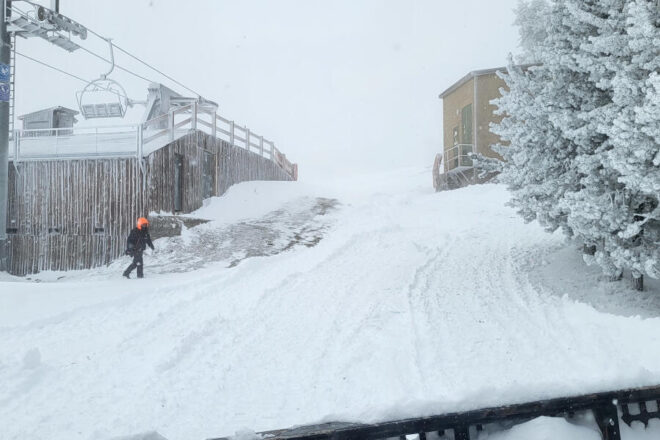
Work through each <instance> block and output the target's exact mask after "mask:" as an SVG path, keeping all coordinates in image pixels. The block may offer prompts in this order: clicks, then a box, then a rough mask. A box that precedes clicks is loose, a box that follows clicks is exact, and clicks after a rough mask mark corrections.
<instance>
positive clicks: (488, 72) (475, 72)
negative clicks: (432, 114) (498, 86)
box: [438, 67, 507, 99]
mask: <svg viewBox="0 0 660 440" xmlns="http://www.w3.org/2000/svg"><path fill="white" fill-rule="evenodd" d="M498 71H500V72H506V71H507V69H506V67H496V68H494V69H483V70H473V71H472V72H470V73H468V74H467V75H465V76H464V77H463V78H461V79H459V80H458V81H456V82H455V83H454V84H452V85H451V87H449V88H448V89H447V90H445V91H444V92H442V93H440V95H438V98H440V99H444V97H445V96H447V95H449V94H450V93H452V92H453V91H454V90H456V89H458V88H459V87H460V86H462V85H463V84H465V83H466V82H468V81H470V80H471V79H472V78H475V77H477V76H483V75H491V74H493V73H495V72H498Z"/></svg>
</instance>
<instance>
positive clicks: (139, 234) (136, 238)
mask: <svg viewBox="0 0 660 440" xmlns="http://www.w3.org/2000/svg"><path fill="white" fill-rule="evenodd" d="M147 246H149V247H150V248H151V249H153V248H154V245H153V243H152V242H151V237H150V236H149V231H148V230H145V229H138V228H133V230H132V231H131V233H130V234H128V240H126V253H127V254H134V253H136V252H143V251H144V250H145V249H146V248H147Z"/></svg>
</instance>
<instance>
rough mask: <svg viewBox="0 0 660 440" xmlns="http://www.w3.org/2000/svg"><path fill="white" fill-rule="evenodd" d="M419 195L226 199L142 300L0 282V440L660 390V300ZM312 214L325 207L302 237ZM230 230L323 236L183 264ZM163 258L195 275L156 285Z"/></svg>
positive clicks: (478, 210) (410, 179)
mask: <svg viewBox="0 0 660 440" xmlns="http://www.w3.org/2000/svg"><path fill="white" fill-rule="evenodd" d="M429 176H430V173H429V172H428V170H423V171H420V170H412V171H411V170H403V171H399V172H396V173H389V174H383V175H380V176H365V177H363V178H362V179H354V180H348V181H344V182H335V183H325V184H323V185H322V186H319V185H312V184H304V183H284V182H252V183H246V184H241V185H238V186H236V187H234V188H232V189H231V190H230V191H229V193H228V194H227V195H226V196H225V197H222V198H218V199H214V200H213V201H212V202H211V203H210V204H209V205H208V206H206V207H204V208H202V209H201V210H200V211H199V212H197V213H195V214H194V215H195V216H198V217H205V218H209V219H212V220H213V221H212V222H211V223H207V224H206V225H204V226H200V227H199V228H200V229H199V231H196V230H197V228H193V229H190V230H188V231H186V232H185V234H184V236H183V237H181V238H176V239H163V240H162V241H160V240H159V241H157V242H156V246H157V249H156V253H155V254H154V255H153V256H151V257H149V256H147V257H146V258H145V259H146V274H147V277H148V278H146V279H144V280H140V281H138V280H131V281H129V280H125V279H122V278H121V277H120V272H121V269H122V267H123V265H124V264H127V261H126V260H122V261H119V262H117V263H115V264H113V265H111V266H110V267H108V268H102V269H98V270H91V271H81V272H73V273H66V274H41V275H39V276H37V277H36V278H38V279H40V280H41V281H42V282H41V283H34V282H26V281H25V280H17V279H13V278H8V277H6V278H4V279H3V281H0V431H1V433H0V438H2V439H27V438H29V439H41V438H43V439H46V438H47V439H51V440H57V439H67V440H70V439H104V438H110V437H113V436H119V435H126V434H132V433H136V432H142V431H149V430H157V431H158V432H160V433H161V434H162V435H164V436H165V437H167V438H168V439H171V440H183V439H186V440H188V439H203V438H208V437H212V436H219V435H225V434H231V433H233V432H235V431H237V430H239V429H241V428H243V427H249V428H251V429H253V430H256V431H259V430H265V429H272V428H281V427H287V426H291V425H294V424H303V423H310V422H316V421H320V420H323V419H326V420H327V419H344V420H351V421H355V420H360V421H367V422H372V421H377V420H383V419H388V418H400V417H406V416H413V415H427V414H431V413H438V412H443V411H447V410H461V409H469V408H475V407H481V406H485V405H496V404H499V403H510V402H511V403H512V402H521V401H529V400H533V399H538V398H548V397H556V396H561V395H566V394H579V393H584V392H592V391H602V390H606V389H613V388H621V387H632V386H642V385H650V384H657V383H660V350H659V348H660V318H658V316H660V299H659V298H658V297H659V296H660V295H658V285H657V284H653V283H649V286H650V290H649V291H648V292H645V293H643V294H640V293H637V292H633V291H631V290H629V289H628V287H627V286H626V284H625V282H619V283H608V282H606V281H605V280H602V279H601V278H600V277H599V275H598V273H597V271H593V270H591V269H589V268H586V267H585V266H584V265H583V263H582V262H581V260H580V256H579V254H578V253H577V252H575V251H574V247H575V246H574V245H571V244H567V243H565V242H564V241H563V239H562V237H561V236H560V235H559V234H547V233H545V232H543V231H542V230H541V229H540V227H538V226H537V225H534V224H530V225H525V224H523V222H522V221H521V220H520V219H519V218H518V217H517V216H516V215H515V213H514V212H513V211H512V210H511V209H510V208H507V207H505V206H504V203H505V202H506V200H507V198H508V196H507V193H506V191H505V189H504V188H503V187H501V186H498V185H485V186H476V187H471V188H466V189H462V190H457V191H452V192H446V193H437V194H436V193H434V192H433V191H432V188H431V184H430V182H429ZM319 197H324V198H327V199H328V200H332V199H336V200H338V203H336V204H334V205H333V206H334V207H333V208H332V209H329V210H327V212H323V213H322V214H324V215H321V213H318V212H316V213H314V214H309V215H307V217H305V215H303V214H302V212H303V211H305V210H306V209H308V210H314V209H315V208H314V207H315V206H317V203H316V202H314V201H315V200H317V198H319ZM305 207H308V208H305ZM278 210H280V212H296V210H298V211H300V212H301V214H300V216H301V217H304V218H306V219H307V220H305V221H304V222H303V223H304V225H308V226H309V225H311V226H314V227H310V228H308V227H307V226H301V223H300V222H296V221H295V220H293V219H292V217H298V216H291V215H284V214H283V215H281V216H278V215H275V216H274V215H271V214H269V213H272V212H277V211H278ZM278 218H280V221H278V220H277V219H278ZM259 219H262V220H263V219H268V221H265V220H264V221H262V222H261V223H259V222H260V220H259ZM250 222H251V223H250ZM264 222H265V223H264ZM241 223H243V224H259V225H262V226H263V225H264V224H267V225H266V226H264V227H265V228H267V229H268V228H270V230H272V231H275V232H274V233H273V234H274V235H273V234H271V235H269V234H265V235H263V234H262V235H259V234H256V235H255V236H256V237H264V236H267V237H270V238H268V239H272V240H273V242H277V241H278V240H281V242H282V243H289V242H291V240H290V236H295V234H296V233H299V232H300V231H301V230H306V231H309V230H312V231H314V233H313V234H312V235H313V236H314V234H317V233H318V232H319V231H321V233H322V234H323V237H322V239H321V240H320V241H318V238H319V237H318V236H314V237H316V238H314V237H312V238H310V240H311V241H309V243H311V244H310V245H308V246H302V245H296V244H295V240H294V245H292V246H286V245H284V246H280V252H279V253H278V252H273V253H268V252H262V253H254V254H252V255H256V256H253V257H252V258H245V257H250V256H251V255H249V253H247V254H244V255H242V256H239V258H238V260H240V264H237V265H236V264H232V262H235V261H236V259H237V258H236V255H235V252H224V253H220V254H221V257H217V258H213V259H214V260H218V261H215V262H211V263H207V264H206V265H204V261H205V259H204V258H199V257H200V255H199V253H200V252H207V251H205V250H204V248H203V246H202V247H200V246H188V244H190V243H194V242H195V240H198V241H199V240H200V237H207V239H208V234H209V229H208V228H211V229H212V228H216V230H217V231H225V233H226V231H230V230H234V231H236V228H235V227H234V226H232V225H237V224H241ZM233 227H234V229H232V228H233ZM239 229H240V228H239ZM292 231H293V232H292ZM204 234H207V235H204ZM287 234H288V235H287ZM299 235H300V234H299ZM303 235H304V234H303ZM287 237H288V238H287ZM226 238H227V240H228V241H227V243H230V242H231V241H232V237H226ZM207 239H204V241H205V242H206V241H208V240H207ZM172 240H180V244H181V249H182V251H181V252H184V254H183V255H184V256H187V257H188V258H191V259H194V260H195V261H196V262H197V263H196V264H195V265H194V266H195V267H200V268H197V269H193V267H192V266H190V267H188V269H187V270H189V271H188V272H177V273H168V272H169V270H166V269H167V268H168V264H170V263H171V264H172V266H171V268H174V267H175V266H176V267H178V266H177V265H178V264H179V262H181V261H182V259H181V255H182V254H177V253H172V252H170V251H169V250H171V249H172V248H176V247H177V246H176V244H177V242H176V241H172ZM255 240H257V241H260V240H263V238H257V239H255ZM302 241H305V240H302ZM211 242H214V243H216V242H217V246H222V243H223V242H222V240H216V241H213V240H211ZM253 245H255V244H254V243H252V244H250V240H249V238H245V240H243V241H241V246H246V247H248V248H249V247H250V246H253ZM186 246H188V247H186ZM226 246H231V244H227V245H226ZM195 252H196V253H197V254H198V255H193V253H195ZM237 252H238V251H237ZM187 253H189V254H190V255H188V254H187ZM220 254H217V255H220ZM171 255H177V257H176V259H174V260H168V258H174V257H170V256H171ZM259 255H263V256H259ZM201 257H203V255H201ZM183 260H185V258H184V259H183ZM168 261H169V263H168ZM152 263H157V264H156V266H155V267H154V266H152V267H151V268H150V264H152ZM232 266H233V267H232ZM158 268H160V269H158ZM151 269H154V270H151ZM62 276H64V278H62V279H60V280H57V279H58V278H60V277H62Z"/></svg>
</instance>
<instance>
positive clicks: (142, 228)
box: [124, 217, 154, 278]
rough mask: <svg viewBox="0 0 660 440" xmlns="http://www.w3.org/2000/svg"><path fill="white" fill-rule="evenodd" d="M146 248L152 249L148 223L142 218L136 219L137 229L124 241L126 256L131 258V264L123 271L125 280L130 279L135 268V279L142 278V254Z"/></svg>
mask: <svg viewBox="0 0 660 440" xmlns="http://www.w3.org/2000/svg"><path fill="white" fill-rule="evenodd" d="M147 246H149V247H150V248H151V250H153V249H154V245H153V243H152V242H151V237H150V236H149V221H148V220H147V219H146V218H144V217H140V218H139V219H137V227H135V228H133V229H132V230H131V233H130V234H129V235H128V240H126V254H127V255H130V256H131V257H133V262H132V263H131V265H130V266H128V267H127V268H126V270H125V271H124V276H125V277H126V278H130V277H131V272H132V271H133V269H135V268H137V277H138V278H143V277H144V272H143V262H142V252H144V250H145V249H146V248H147Z"/></svg>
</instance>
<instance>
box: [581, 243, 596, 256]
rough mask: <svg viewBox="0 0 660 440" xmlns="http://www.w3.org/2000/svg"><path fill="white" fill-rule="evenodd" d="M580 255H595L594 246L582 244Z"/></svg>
mask: <svg viewBox="0 0 660 440" xmlns="http://www.w3.org/2000/svg"><path fill="white" fill-rule="evenodd" d="M582 253H583V254H586V255H595V254H596V245H594V244H583V245H582Z"/></svg>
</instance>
